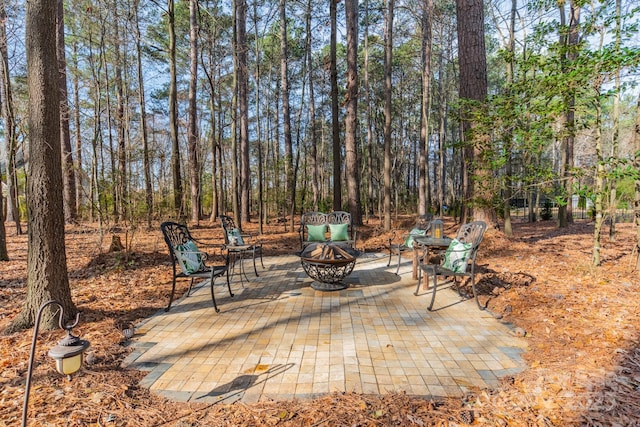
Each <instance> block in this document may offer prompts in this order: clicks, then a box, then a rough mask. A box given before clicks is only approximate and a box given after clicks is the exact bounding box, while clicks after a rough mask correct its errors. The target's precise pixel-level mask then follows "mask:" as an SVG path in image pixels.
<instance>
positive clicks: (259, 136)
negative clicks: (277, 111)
mask: <svg viewBox="0 0 640 427" xmlns="http://www.w3.org/2000/svg"><path fill="white" fill-rule="evenodd" d="M257 3H258V2H255V1H254V2H253V19H254V21H253V24H254V25H253V27H254V29H255V34H254V39H255V40H254V43H255V45H254V46H255V56H256V60H255V61H256V71H255V81H256V90H255V94H256V97H255V108H256V146H257V148H258V232H259V233H260V234H262V233H263V231H264V223H265V221H266V216H265V209H264V208H265V206H264V204H265V201H264V199H265V197H264V165H263V162H264V154H263V146H262V120H261V114H260V111H261V110H260V95H261V84H262V76H261V69H260V65H261V64H260V63H261V58H262V56H261V52H260V37H259V34H258V18H259V17H258V4H257Z"/></svg>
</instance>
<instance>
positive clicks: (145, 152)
mask: <svg viewBox="0 0 640 427" xmlns="http://www.w3.org/2000/svg"><path fill="white" fill-rule="evenodd" d="M139 8H140V0H135V3H134V13H135V30H136V54H137V72H138V103H139V104H140V128H141V130H142V135H141V138H142V169H143V170H144V194H145V202H146V204H147V206H146V208H147V209H146V210H147V228H149V229H151V221H152V220H153V184H152V182H151V161H150V159H149V132H148V130H147V109H146V101H145V94H144V78H143V69H142V37H141V34H140V24H139V22H140V19H139V18H138V10H139Z"/></svg>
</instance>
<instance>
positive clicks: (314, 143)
mask: <svg viewBox="0 0 640 427" xmlns="http://www.w3.org/2000/svg"><path fill="white" fill-rule="evenodd" d="M312 4H313V3H312V1H311V0H309V1H308V2H307V15H306V29H305V30H306V33H307V37H306V48H307V58H306V59H307V67H308V69H309V121H310V122H311V156H310V157H311V159H310V160H311V168H312V170H311V189H312V192H313V210H314V211H317V210H318V201H319V200H320V184H319V182H318V179H319V165H318V125H317V123H316V100H315V91H314V83H313V69H314V67H313V57H312V46H311V6H312Z"/></svg>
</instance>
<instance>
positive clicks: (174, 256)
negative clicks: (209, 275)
mask: <svg viewBox="0 0 640 427" xmlns="http://www.w3.org/2000/svg"><path fill="white" fill-rule="evenodd" d="M160 230H161V231H162V235H163V236H164V241H165V243H166V244H167V247H168V248H169V254H171V262H172V263H173V268H174V274H175V269H176V265H177V266H179V267H180V270H182V272H183V273H184V274H186V275H189V274H192V273H195V272H197V271H199V270H201V269H202V268H204V267H205V265H204V261H203V259H202V256H201V255H200V253H199V252H197V251H198V248H197V246H196V245H195V243H194V241H193V237H192V236H191V233H190V232H189V228H187V226H186V225H183V224H178V223H177V222H163V223H162V224H160Z"/></svg>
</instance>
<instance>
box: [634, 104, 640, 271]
mask: <svg viewBox="0 0 640 427" xmlns="http://www.w3.org/2000/svg"><path fill="white" fill-rule="evenodd" d="M633 149H634V151H635V153H636V154H635V156H634V159H633V165H634V167H635V169H636V170H637V171H640V94H639V95H638V101H637V103H636V120H635V124H634V126H633ZM633 213H634V215H633V216H634V218H635V226H636V247H635V252H636V271H639V270H640V175H638V176H636V185H635V197H634V200H633Z"/></svg>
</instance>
